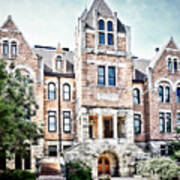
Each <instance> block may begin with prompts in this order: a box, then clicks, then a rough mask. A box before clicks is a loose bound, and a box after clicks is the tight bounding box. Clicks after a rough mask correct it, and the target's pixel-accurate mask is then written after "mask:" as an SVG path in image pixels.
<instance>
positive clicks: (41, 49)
mask: <svg viewBox="0 0 180 180" xmlns="http://www.w3.org/2000/svg"><path fill="white" fill-rule="evenodd" d="M65 49H67V48H62V49H61V53H63V55H64V59H65V60H67V61H68V62H69V63H70V64H72V65H73V64H74V61H73V58H74V53H73V52H72V51H67V50H65ZM33 50H34V52H35V53H36V54H37V55H38V56H41V57H42V59H43V61H44V71H45V72H52V69H53V59H54V57H55V55H56V54H58V53H60V51H59V49H57V48H54V47H50V46H40V45H35V46H34V48H33Z"/></svg>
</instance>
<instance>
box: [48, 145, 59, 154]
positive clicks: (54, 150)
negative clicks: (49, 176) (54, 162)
mask: <svg viewBox="0 0 180 180" xmlns="http://www.w3.org/2000/svg"><path fill="white" fill-rule="evenodd" d="M48 153H49V156H50V157H56V156H57V146H48Z"/></svg>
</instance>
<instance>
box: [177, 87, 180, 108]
mask: <svg viewBox="0 0 180 180" xmlns="http://www.w3.org/2000/svg"><path fill="white" fill-rule="evenodd" d="M176 99H177V103H178V104H180V87H178V88H177V89H176Z"/></svg>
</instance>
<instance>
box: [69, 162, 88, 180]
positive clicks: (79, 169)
mask: <svg viewBox="0 0 180 180" xmlns="http://www.w3.org/2000/svg"><path fill="white" fill-rule="evenodd" d="M66 168H67V169H66V170H67V180H92V178H91V168H90V167H88V166H87V165H86V164H85V163H83V162H81V161H76V162H68V163H66Z"/></svg>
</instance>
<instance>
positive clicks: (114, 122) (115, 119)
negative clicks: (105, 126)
mask: <svg viewBox="0 0 180 180" xmlns="http://www.w3.org/2000/svg"><path fill="white" fill-rule="evenodd" d="M117 123H118V121H117V114H115V115H114V116H113V136H114V139H117V138H118V127H117Z"/></svg>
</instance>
